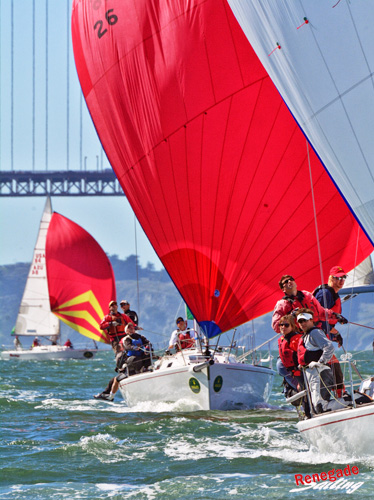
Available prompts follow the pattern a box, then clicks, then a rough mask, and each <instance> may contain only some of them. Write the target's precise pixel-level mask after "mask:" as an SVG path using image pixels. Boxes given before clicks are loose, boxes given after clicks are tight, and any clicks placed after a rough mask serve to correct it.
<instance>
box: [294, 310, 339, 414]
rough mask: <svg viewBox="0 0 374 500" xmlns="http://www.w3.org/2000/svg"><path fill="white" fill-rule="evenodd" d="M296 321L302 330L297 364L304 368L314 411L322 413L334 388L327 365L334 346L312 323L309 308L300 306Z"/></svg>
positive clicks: (311, 313)
mask: <svg viewBox="0 0 374 500" xmlns="http://www.w3.org/2000/svg"><path fill="white" fill-rule="evenodd" d="M297 322H298V323H299V325H300V327H301V329H302V330H303V332H304V333H303V335H302V336H301V338H300V339H299V345H298V347H297V358H298V362H299V366H300V367H302V368H303V369H304V373H305V376H306V379H307V381H308V386H309V389H310V397H311V400H312V405H313V407H314V413H322V412H323V411H326V410H327V405H328V401H329V400H330V397H331V392H332V390H333V389H334V382H333V377H332V371H331V368H330V367H329V366H328V365H327V363H328V362H329V361H330V360H331V358H332V356H333V354H334V346H333V344H332V342H331V340H329V339H328V338H327V337H326V335H325V332H324V331H323V330H321V329H319V328H317V327H316V326H315V325H314V321H313V312H312V311H311V310H310V309H306V308H301V309H300V310H299V311H298V313H297ZM321 380H322V382H323V384H322V386H321Z"/></svg>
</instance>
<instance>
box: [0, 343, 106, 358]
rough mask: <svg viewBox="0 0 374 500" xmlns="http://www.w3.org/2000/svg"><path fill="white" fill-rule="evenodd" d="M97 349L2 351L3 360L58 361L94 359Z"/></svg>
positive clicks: (63, 348)
mask: <svg viewBox="0 0 374 500" xmlns="http://www.w3.org/2000/svg"><path fill="white" fill-rule="evenodd" d="M96 353H97V349H70V348H69V347H65V346H58V345H56V346H39V347H34V348H33V349H20V350H13V351H2V352H1V359H3V360H9V359H18V360H22V361H49V360H57V359H92V358H93V357H94V356H95V355H96Z"/></svg>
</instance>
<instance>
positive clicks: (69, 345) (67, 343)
mask: <svg viewBox="0 0 374 500" xmlns="http://www.w3.org/2000/svg"><path fill="white" fill-rule="evenodd" d="M64 346H65V347H69V349H73V344H72V343H71V341H70V339H67V341H66V342H65V344H64Z"/></svg>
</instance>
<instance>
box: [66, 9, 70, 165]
mask: <svg viewBox="0 0 374 500" xmlns="http://www.w3.org/2000/svg"><path fill="white" fill-rule="evenodd" d="M69 10H70V2H66V21H67V22H66V25H67V32H66V168H67V170H69V163H70V157H69V121H70V93H69V81H70V71H69V70H70V68H69V59H70V23H69V19H70V15H69Z"/></svg>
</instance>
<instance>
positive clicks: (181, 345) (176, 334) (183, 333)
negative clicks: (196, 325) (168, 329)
mask: <svg viewBox="0 0 374 500" xmlns="http://www.w3.org/2000/svg"><path fill="white" fill-rule="evenodd" d="M176 325H177V329H176V330H174V331H173V332H172V334H171V337H170V341H169V347H168V351H169V350H170V349H173V347H175V349H176V351H179V350H180V349H189V348H190V347H194V345H195V338H196V332H195V330H193V329H192V328H188V326H187V321H185V320H184V319H183V318H182V316H179V318H177V319H176Z"/></svg>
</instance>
